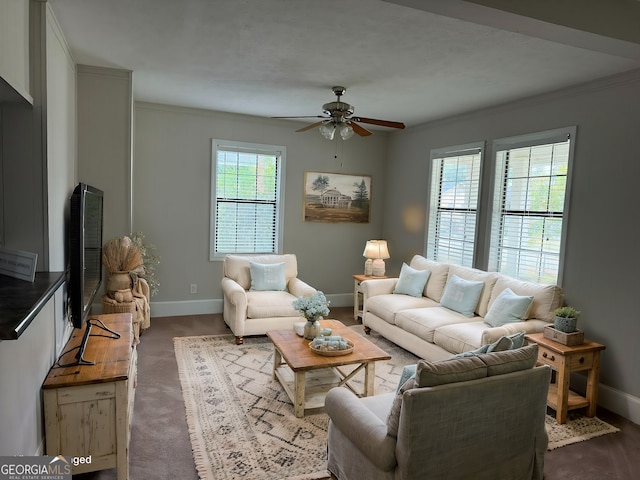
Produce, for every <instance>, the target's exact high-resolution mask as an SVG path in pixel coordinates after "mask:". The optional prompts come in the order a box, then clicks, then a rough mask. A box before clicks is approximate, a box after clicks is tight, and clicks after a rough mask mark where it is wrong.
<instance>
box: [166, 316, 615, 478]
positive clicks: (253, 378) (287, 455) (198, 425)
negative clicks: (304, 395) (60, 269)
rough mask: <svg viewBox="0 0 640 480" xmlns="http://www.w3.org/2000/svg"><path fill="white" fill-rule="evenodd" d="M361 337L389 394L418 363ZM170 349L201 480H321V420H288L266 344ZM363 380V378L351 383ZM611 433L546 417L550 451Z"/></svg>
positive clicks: (192, 342) (218, 339)
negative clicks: (382, 357) (379, 356)
mask: <svg viewBox="0 0 640 480" xmlns="http://www.w3.org/2000/svg"><path fill="white" fill-rule="evenodd" d="M353 328H354V329H355V330H357V331H359V330H358V327H353ZM360 330H362V328H361V327H360ZM360 333H362V332H360ZM367 338H369V339H370V340H371V341H373V342H374V343H376V344H377V345H378V346H380V347H381V348H382V349H383V350H385V351H387V352H388V353H389V354H390V355H391V357H392V359H391V360H389V361H386V362H377V363H376V382H375V391H376V393H383V392H390V391H394V390H395V389H396V386H397V384H398V381H399V379H400V374H401V373H402V367H403V366H404V365H409V364H412V363H415V362H416V361H417V357H415V356H414V355H412V354H411V353H409V352H407V351H405V350H403V349H401V348H399V347H397V346H396V345H394V344H392V343H390V342H388V341H387V340H386V339H384V338H382V337H380V336H379V335H377V334H375V332H374V333H372V335H371V336H368V337H367ZM174 347H175V354H176V359H177V362H178V370H179V373H180V381H181V385H182V391H183V395H184V400H185V407H186V413H187V424H188V426H189V435H190V437H191V444H192V448H193V455H194V459H195V463H196V468H197V470H198V474H199V475H200V478H201V479H202V480H231V479H244V480H254V479H255V480H257V479H260V480H271V479H273V480H282V479H290V480H294V479H295V480H314V479H324V478H328V474H327V471H326V463H327V455H326V438H327V423H328V417H327V416H326V415H325V414H324V413H322V412H317V413H316V412H314V411H312V412H311V413H307V414H305V416H304V418H296V417H295V416H294V414H293V406H292V404H291V402H290V400H289V398H288V397H287V395H286V393H285V392H284V390H283V389H282V387H281V386H280V384H279V383H278V382H277V381H276V380H274V379H273V378H272V370H273V345H272V344H271V342H270V341H269V340H268V339H267V338H266V337H248V338H245V343H244V344H243V345H236V344H235V342H234V341H233V337H232V336H231V335H218V336H199V337H176V338H174ZM363 380H364V374H363V372H360V373H359V374H358V375H356V377H355V379H354V381H355V383H358V382H360V383H362V381H363ZM614 431H618V429H616V428H615V427H612V426H611V425H609V424H607V423H605V422H603V421H601V420H600V419H598V418H585V417H578V418H571V419H570V421H569V422H567V423H566V424H564V425H557V424H556V422H555V419H554V418H553V417H550V416H549V415H547V432H548V433H549V450H552V449H555V448H558V447H562V446H565V445H569V444H571V443H576V442H580V441H584V440H588V439H589V438H593V437H596V436H599V435H604V434H606V433H611V432H614Z"/></svg>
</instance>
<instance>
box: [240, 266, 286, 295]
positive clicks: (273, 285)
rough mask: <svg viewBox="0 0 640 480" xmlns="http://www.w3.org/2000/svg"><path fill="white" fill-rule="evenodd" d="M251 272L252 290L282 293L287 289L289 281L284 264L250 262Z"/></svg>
mask: <svg viewBox="0 0 640 480" xmlns="http://www.w3.org/2000/svg"><path fill="white" fill-rule="evenodd" d="M249 271H250V272H251V288H250V290H260V291H274V290H280V291H282V290H286V289H287V279H286V278H285V274H284V262H280V263H256V262H249Z"/></svg>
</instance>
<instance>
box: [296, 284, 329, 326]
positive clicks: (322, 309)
mask: <svg viewBox="0 0 640 480" xmlns="http://www.w3.org/2000/svg"><path fill="white" fill-rule="evenodd" d="M329 303H330V302H329V300H327V297H325V296H324V293H322V292H321V291H318V292H317V293H315V294H313V295H311V296H309V297H298V298H297V299H296V300H294V301H293V308H295V309H296V310H299V311H300V315H301V316H302V317H304V318H306V319H307V321H309V322H315V321H316V320H320V319H321V318H324V317H326V316H327V315H329Z"/></svg>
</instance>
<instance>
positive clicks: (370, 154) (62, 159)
mask: <svg viewBox="0 0 640 480" xmlns="http://www.w3.org/2000/svg"><path fill="white" fill-rule="evenodd" d="M36 3H39V2H36ZM56 3H57V2H52V4H53V7H54V8H53V10H52V12H53V13H55V7H56ZM60 3H61V4H62V3H63V2H60ZM462 3H465V2H462ZM52 12H49V15H50V14H51V13H52ZM45 18H46V16H45ZM49 21H50V22H51V20H49ZM56 24H57V22H55V21H53V22H52V23H48V25H47V28H48V32H49V35H50V36H49V37H48V39H47V47H48V51H47V55H48V57H47V58H48V59H49V61H50V62H52V64H50V66H49V70H48V73H47V74H48V75H49V78H50V79H51V78H52V77H53V79H54V80H55V81H56V82H59V83H56V84H52V85H49V87H48V88H49V94H48V96H47V101H48V102H49V103H48V105H47V107H48V113H47V115H49V117H48V118H49V121H48V131H47V133H46V135H47V136H48V139H49V141H48V144H47V148H48V149H49V150H48V152H49V156H48V177H47V178H48V188H47V192H46V193H47V204H48V206H49V212H50V213H49V215H48V222H49V231H48V241H47V242H45V243H46V245H47V246H46V248H44V247H40V249H39V250H40V251H41V252H43V255H41V257H43V258H44V257H47V256H48V260H47V262H48V263H47V265H46V267H47V268H48V269H49V270H50V271H63V270H64V268H65V267H64V246H63V245H64V232H63V227H62V225H63V223H64V222H63V218H64V211H65V209H66V208H67V206H66V202H67V199H68V195H69V193H70V191H71V189H72V188H73V185H75V183H76V182H77V181H80V180H82V181H85V182H87V183H90V184H93V185H96V186H98V187H100V188H101V189H103V190H104V191H105V192H106V193H107V197H106V200H105V211H106V212H107V215H106V218H105V239H109V238H111V237H116V236H120V235H124V234H126V233H129V232H130V231H142V232H144V233H145V235H146V237H147V239H148V240H149V241H150V242H151V243H154V244H155V245H156V247H157V252H158V254H159V255H160V256H161V264H160V265H159V266H158V270H157V272H158V275H159V278H160V293H159V294H158V295H157V296H156V297H153V298H152V306H151V308H152V316H157V317H161V316H170V315H181V314H183V315H188V314H198V313H212V312H220V311H221V310H222V293H221V289H220V279H221V277H222V269H221V268H222V267H221V263H220V262H218V261H209V239H210V222H209V215H210V202H211V199H210V191H211V139H212V138H220V139H232V140H237V141H246V142H254V143H262V144H271V145H285V146H286V147H287V163H286V177H285V187H284V190H285V197H284V205H285V211H284V230H283V251H284V252H287V253H295V254H296V255H297V256H298V262H299V271H300V276H301V277H302V278H304V280H306V281H308V282H309V283H310V284H311V285H314V286H317V287H318V288H319V289H321V290H323V291H324V292H325V293H327V295H328V296H329V297H330V298H331V300H332V305H334V306H348V305H350V302H351V301H352V298H353V279H352V277H351V275H352V274H353V273H361V271H362V268H363V267H362V265H363V260H364V259H363V258H362V250H363V247H364V245H365V243H366V241H367V240H369V239H373V238H384V239H386V240H387V241H388V244H389V248H390V252H391V258H390V259H388V260H387V262H386V263H387V271H388V273H389V275H396V274H397V273H398V272H399V270H400V266H401V265H402V262H408V261H409V260H410V259H411V257H412V256H413V255H414V254H416V253H423V252H424V243H425V226H424V218H425V216H426V211H425V205H426V202H427V196H428V192H427V191H428V188H427V183H428V182H427V179H428V167H427V164H428V162H427V159H428V156H429V152H430V150H432V149H435V148H442V147H446V146H455V145H464V144H468V143H470V142H478V141H482V142H485V146H486V147H485V148H486V151H485V161H486V162H487V164H488V163H489V161H490V160H491V158H492V150H491V148H492V147H491V146H492V142H493V141H494V140H496V139H501V138H506V137H510V136H516V135H523V134H529V133H534V132H540V131H547V130H551V129H554V128H559V127H567V126H576V127H577V138H576V151H575V165H574V171H573V178H572V182H571V210H570V215H569V218H568V219H567V222H568V224H567V228H568V230H567V237H566V245H565V256H564V259H563V276H562V287H563V290H564V292H565V299H566V301H567V303H569V304H571V305H574V306H576V307H577V308H578V309H579V310H581V311H582V312H583V313H582V316H581V318H580V328H581V329H582V330H584V331H585V332H586V335H587V336H588V337H589V338H591V339H593V340H596V341H598V342H600V343H603V344H605V345H606V347H607V348H606V350H605V351H604V352H603V354H602V362H601V368H600V395H599V403H600V404H601V405H602V406H604V407H605V408H607V409H610V410H611V411H614V412H616V413H618V414H620V415H622V416H624V417H625V418H628V419H630V420H632V421H634V422H635V423H640V398H639V397H640V383H639V382H640V379H638V376H637V374H636V368H635V366H636V365H638V361H639V359H638V353H637V349H636V348H634V347H635V345H634V339H635V338H638V334H640V332H639V329H640V327H639V326H638V324H637V321H636V320H637V313H636V308H635V299H634V292H635V289H634V287H636V286H637V285H638V281H637V278H636V275H635V269H634V268H633V267H635V266H637V265H640V258H639V257H640V255H639V254H638V252H637V249H636V248H635V241H634V240H635V238H636V236H637V233H638V227H637V224H636V223H637V222H634V221H633V220H630V219H628V215H629V214H630V213H631V212H632V210H631V209H632V208H633V206H634V205H638V204H640V193H639V192H640V189H639V188H638V186H639V185H638V179H639V178H640V163H639V162H638V159H639V157H638V153H637V152H638V151H639V150H640V144H639V141H640V140H639V139H638V138H639V137H638V135H637V125H638V124H640V113H639V112H638V108H637V106H638V105H640V93H639V92H640V89H639V88H638V82H640V71H638V70H637V67H636V68H635V69H630V70H629V71H628V72H625V73H621V74H617V75H613V76H609V77H607V78H602V79H598V80H595V81H590V82H585V83H582V84H579V85H575V86H572V87H568V88H559V89H553V91H550V92H546V93H540V94H539V95H535V96H529V97H528V98H524V99H514V100H513V101H510V102H503V103H501V104H500V105H496V106H493V107H489V108H483V109H480V110H478V109H473V111H468V112H465V113H462V112H461V114H460V115H455V116H450V117H447V118H442V119H437V120H435V119H434V120H432V121H429V122H425V123H423V124H419V125H413V126H411V127H410V128H408V129H407V130H405V131H402V132H393V133H387V132H386V131H385V130H375V131H374V135H372V136H371V137H367V138H358V137H355V138H352V139H349V140H347V141H341V140H339V141H338V142H336V141H335V140H334V141H332V142H330V141H327V140H325V139H324V138H322V136H321V135H319V134H318V133H317V132H306V133H295V129H297V128H300V127H301V126H303V125H304V124H302V123H300V124H299V123H292V122H289V121H285V120H274V119H268V118H265V117H266V116H267V115H268V114H267V115H264V116H255V115H254V116H249V115H241V114H236V113H225V112H222V111H211V110H208V109H202V108H194V107H190V106H171V105H168V104H166V103H162V102H150V101H146V102H141V101H137V100H136V99H135V98H132V92H133V83H134V82H135V71H134V72H131V71H127V70H124V69H120V68H103V67H99V68H96V67H93V66H86V65H84V66H76V65H75V64H73V57H72V55H71V53H70V52H69V51H68V49H67V47H66V42H65V41H64V28H63V27H62V28H60V29H59V30H56V26H55V25H56ZM61 35H62V37H61ZM61 38H62V40H61ZM635 46H636V47H637V44H636V45H635ZM638 61H639V60H638V57H636V59H635V62H636V63H638ZM630 63H633V62H630ZM336 81H340V80H339V79H337V80H336ZM60 82H61V83H62V85H63V86H62V87H61V86H60ZM329 87H330V85H329ZM347 87H350V85H347ZM353 89H354V90H356V89H357V87H353ZM27 90H28V89H27ZM69 91H72V92H75V91H77V95H76V94H75V93H74V94H70V93H69ZM318 91H319V98H320V99H321V100H320V102H314V101H312V102H310V103H309V109H310V112H309V114H314V113H315V110H316V109H319V108H318V107H319V103H322V99H323V98H326V100H325V101H329V100H331V98H330V91H329V89H328V88H324V87H322V88H318ZM54 93H55V94H54ZM349 93H351V91H348V93H347V96H346V100H347V101H349V100H348V98H349V97H348V95H349ZM354 93H355V92H354ZM212 94H216V95H226V92H212ZM31 95H32V96H33V97H34V104H37V102H38V101H40V100H38V98H39V95H38V94H37V92H35V91H32V92H31ZM391 95H393V94H391ZM316 103H318V105H316ZM354 103H356V102H355V101H354ZM357 106H358V108H359V110H358V111H359V112H360V113H362V114H367V115H368V112H367V105H366V104H363V105H360V104H359V103H358V104H357ZM11 108H12V107H10V106H5V105H3V117H2V120H0V122H2V124H1V126H2V129H3V141H6V139H7V138H8V135H9V132H10V130H9V128H10V124H9V123H10V122H9V121H7V118H9V117H8V116H7V115H12V114H13V113H12V112H9V110H10V109H11ZM76 108H77V112H78V113H77V127H76V126H75V122H76V115H75V113H73V112H75V111H76ZM69 110H70V111H71V112H72V113H69ZM317 113H319V112H317ZM51 116H53V117H51ZM382 118H386V117H382ZM393 119H394V120H404V119H403V118H393ZM76 129H77V130H76ZM76 131H77V133H76ZM4 156H5V157H6V156H7V153H6V150H5V153H4ZM6 161H7V158H5V162H6ZM488 170H490V168H487V174H486V176H487V178H488ZM305 171H319V172H336V173H348V174H363V175H371V177H372V179H373V181H372V185H373V187H372V210H371V219H370V222H369V223H368V224H365V225H354V224H346V223H345V224H323V223H314V222H305V221H303V214H302V209H303V178H304V172H305ZM60 172H64V173H62V174H61V173H60ZM5 188H6V187H5ZM489 202H490V200H489V191H488V189H484V190H483V191H482V203H483V204H484V205H488V204H489ZM13 207H14V204H13V203H12V201H11V200H7V199H5V200H4V204H3V210H4V212H5V215H4V224H3V227H4V230H7V228H8V225H9V224H10V222H11V221H15V220H12V218H10V215H9V214H8V213H6V212H8V211H9V210H11V209H12V208H13ZM479 223H480V225H481V226H482V228H483V229H487V228H488V213H481V218H480V220H479ZM5 235H6V238H7V242H6V244H5V246H6V247H10V248H16V249H21V250H30V245H28V246H24V244H20V242H19V239H15V236H12V235H7V234H6V233H5ZM487 237H488V236H487ZM483 238H484V236H483V235H480V241H479V244H478V246H477V250H478V252H480V253H479V255H478V258H477V266H478V267H480V268H482V267H486V266H487V262H488V258H487V255H488V254H487V250H488V245H487V241H484V240H483ZM9 239H11V242H9ZM36 249H38V248H37V247H36ZM45 250H46V251H47V252H48V253H47V255H44V251H45ZM43 265H44V264H43ZM192 284H195V285H197V289H196V290H197V291H196V293H191V290H190V288H189V287H190V285H192ZM62 303H63V300H62V292H60V293H59V294H57V295H56V298H54V302H53V304H52V305H48V306H46V307H45V310H43V312H42V313H41V314H40V315H39V316H38V318H37V319H36V320H34V323H33V324H32V325H31V326H30V328H28V329H27V331H26V332H25V334H24V336H23V337H21V338H20V339H18V340H14V341H2V345H1V346H0V359H2V362H1V363H2V365H3V367H2V368H1V369H0V372H1V373H0V381H1V383H2V384H3V385H12V392H13V393H8V392H7V391H6V390H5V389H3V390H5V391H4V392H3V393H2V405H3V408H4V412H3V415H2V423H3V425H2V428H1V429H0V430H1V431H2V433H0V439H1V441H0V446H1V447H2V448H0V451H2V453H3V454H25V455H28V454H36V453H37V452H41V451H42V431H41V427H40V425H41V414H40V408H39V400H38V399H39V389H40V385H41V383H42V379H43V378H44V376H45V375H46V372H47V371H48V368H49V367H50V366H51V364H52V363H53V361H54V359H55V356H56V352H57V351H59V347H60V345H59V343H60V341H61V340H60V338H61V337H64V335H65V334H68V330H65V326H64V325H65V319H64V318H63V317H64V315H63V313H62V312H63V308H62ZM61 317H62V318H61ZM151 328H153V323H152V327H151ZM65 332H66V333H65ZM52 339H56V342H52ZM143 341H144V338H143ZM52 343H53V344H52ZM34 352H40V353H39V354H37V355H34ZM16 364H18V365H21V366H22V368H21V370H22V371H23V374H22V375H19V374H18V372H16V370H15V369H13V368H7V367H6V365H16ZM27 377H28V378H30V380H27V381H25V378H27ZM16 432H19V433H16Z"/></svg>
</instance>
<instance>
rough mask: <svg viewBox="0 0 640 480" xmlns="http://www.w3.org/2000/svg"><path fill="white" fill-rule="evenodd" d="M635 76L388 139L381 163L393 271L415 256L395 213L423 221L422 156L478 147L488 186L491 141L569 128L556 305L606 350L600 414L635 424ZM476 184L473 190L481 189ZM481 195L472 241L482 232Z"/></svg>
mask: <svg viewBox="0 0 640 480" xmlns="http://www.w3.org/2000/svg"><path fill="white" fill-rule="evenodd" d="M638 105H640V72H635V73H632V74H626V75H621V76H617V77H613V78H611V79H609V80H605V81H600V82H594V83H592V84H589V85H585V86H581V87H574V88H570V89H567V90H564V91H561V92H556V93H553V94H549V95H544V96H540V97H537V98H532V99H528V100H525V101H521V102H515V103H512V104H509V105H505V106H501V107H497V108H493V109H488V110H485V111H482V112H477V113H474V114H470V115H466V116H461V117H458V118H453V119H448V120H445V121H440V122H434V123H431V124H428V125H423V126H420V127H416V128H413V129H410V130H407V131H405V132H402V133H400V134H398V135H396V136H394V137H393V140H392V142H391V147H390V152H389V156H388V169H387V182H386V186H387V203H386V209H385V221H384V233H383V235H385V236H386V237H387V239H388V240H389V242H390V244H391V245H394V246H395V250H396V255H394V257H393V258H392V259H391V263H392V268H395V269H396V270H398V269H399V265H400V262H401V261H402V260H408V259H410V258H411V255H413V254H415V253H422V252H423V248H424V238H425V230H424V226H422V227H421V228H418V229H415V230H412V229H410V228H408V226H407V224H406V223H405V222H404V221H403V216H402V212H405V211H407V209H409V208H411V207H413V206H418V208H419V209H421V210H422V211H421V215H425V212H424V208H423V206H424V205H426V202H427V188H426V182H427V175H428V158H429V152H430V150H431V149H432V148H438V147H445V146H450V145H460V144H465V143H470V142H475V141H482V140H484V141H486V142H487V151H486V157H485V169H484V172H483V175H484V177H485V178H486V177H487V175H489V176H491V171H492V168H491V167H492V163H491V160H492V152H491V143H492V141H493V140H494V139H497V138H503V137H509V136H515V135H521V134H526V133H533V132H537V131H543V130H550V129H553V128H558V127H565V126H570V125H576V126H577V138H576V149H575V159H574V175H573V182H572V190H571V211H570V214H569V218H568V237H567V247H566V257H565V262H564V277H563V285H562V287H563V288H564V291H565V298H566V302H567V303H568V304H570V305H572V306H574V307H576V308H577V309H578V310H581V311H582V315H581V317H580V320H579V323H580V324H579V328H580V329H581V330H584V332H585V334H586V336H587V337H588V338H590V339H592V340H595V341H598V342H601V343H603V344H605V345H606V346H607V349H606V350H605V351H604V352H603V354H602V364H601V376H600V378H601V381H602V383H603V384H604V385H605V387H603V388H601V393H600V399H601V401H602V403H603V405H605V406H607V407H608V408H610V409H611V410H613V411H616V412H619V413H622V414H623V415H625V416H627V417H628V418H632V419H633V420H634V421H635V422H636V423H640V377H639V376H638V374H637V366H638V365H640V350H639V349H638V348H637V346H636V341H637V339H638V338H640V322H639V320H640V319H639V314H638V306H637V299H636V297H637V291H638V289H639V288H640V280H638V267H639V266H640V250H638V247H637V239H638V236H639V235H640V224H638V222H637V220H635V217H634V213H633V211H634V210H635V208H637V207H638V205H640V153H639V152H640V136H639V135H638V125H640V110H638V108H637V107H638ZM486 184H487V183H486V182H485V183H484V184H483V185H486ZM489 194H490V191H489V190H484V191H483V192H482V198H483V202H482V207H481V212H480V220H479V221H480V228H481V232H487V230H486V229H487V227H488V223H487V219H488V210H487V206H488V204H487V201H488V198H489ZM480 236H481V245H480V248H481V253H480V264H479V266H481V267H482V266H484V265H486V259H487V255H486V248H487V247H488V245H487V243H486V242H485V241H484V240H485V239H487V238H488V235H486V234H484V233H481V235H480Z"/></svg>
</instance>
